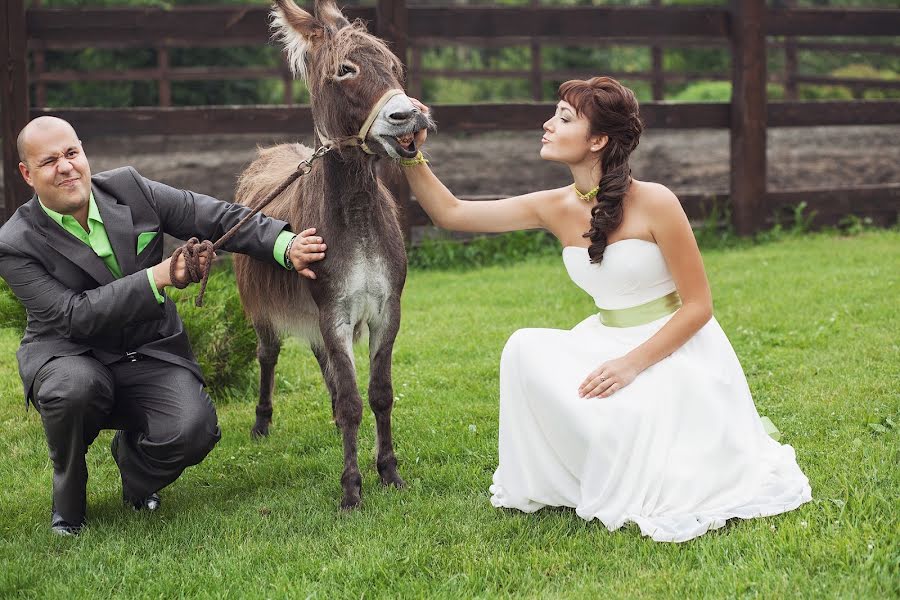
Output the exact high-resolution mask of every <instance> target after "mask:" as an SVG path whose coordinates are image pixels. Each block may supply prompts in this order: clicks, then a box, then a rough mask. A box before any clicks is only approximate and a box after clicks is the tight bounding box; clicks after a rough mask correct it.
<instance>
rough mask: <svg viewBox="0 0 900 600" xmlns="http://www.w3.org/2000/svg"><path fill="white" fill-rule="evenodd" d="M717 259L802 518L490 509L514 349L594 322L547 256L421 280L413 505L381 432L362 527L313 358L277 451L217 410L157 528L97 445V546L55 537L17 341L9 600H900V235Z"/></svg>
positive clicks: (733, 325)
mask: <svg viewBox="0 0 900 600" xmlns="http://www.w3.org/2000/svg"><path fill="white" fill-rule="evenodd" d="M704 258H705V261H706V266H707V270H708V273H709V278H710V281H711V283H712V288H713V295H714V298H715V301H716V303H715V306H716V316H717V317H718V319H719V321H720V322H721V324H722V326H723V328H724V329H725V331H726V332H727V333H728V335H729V337H730V339H731V341H732V343H733V344H734V346H735V349H736V351H737V353H738V356H739V357H740V359H741V362H742V364H743V366H744V368H745V370H746V373H747V377H748V379H749V381H750V386H751V388H752V390H753V393H754V397H755V399H756V404H757V407H758V408H759V411H760V412H761V413H762V414H766V415H769V416H770V417H771V418H772V419H773V420H774V421H775V423H776V424H777V425H778V426H779V428H780V429H781V430H782V432H783V438H782V441H783V442H785V443H789V444H791V445H792V446H794V448H795V449H796V451H797V457H798V461H799V463H800V465H801V467H802V468H803V470H804V471H805V472H806V474H807V475H808V476H809V479H810V481H811V484H812V489H813V498H814V500H813V502H811V503H809V504H806V505H804V506H803V507H801V508H800V509H798V510H796V511H794V512H791V513H788V514H786V515H781V516H777V517H771V518H765V519H757V520H752V521H737V522H732V523H730V524H729V526H727V527H725V528H723V529H720V530H718V531H714V532H711V533H708V534H706V535H704V536H702V537H701V538H699V539H697V540H695V541H692V542H688V543H685V544H660V543H655V542H653V541H651V540H649V539H646V538H643V537H641V536H640V534H639V532H638V529H637V528H636V527H634V526H630V527H628V528H625V529H623V530H620V531H617V532H615V533H610V532H608V531H607V530H606V529H605V528H604V527H603V526H602V525H601V524H599V523H598V522H596V521H594V522H591V523H585V522H583V521H582V520H581V519H579V518H578V517H577V516H576V515H575V514H574V512H573V511H571V510H562V509H560V510H545V511H542V512H540V513H537V514H535V515H523V514H519V513H515V512H507V511H499V510H496V509H494V508H492V507H491V505H490V503H489V502H488V491H487V488H488V485H489V482H490V478H491V474H492V472H493V469H494V467H495V466H496V460H497V394H498V391H497V371H498V361H499V357H500V352H501V350H502V348H503V344H504V341H505V339H506V338H507V337H508V336H509V335H510V334H511V333H512V332H513V331H514V330H516V329H517V328H521V327H526V326H542V327H560V328H568V327H571V326H572V325H574V324H575V323H577V322H578V321H579V320H581V319H582V318H583V317H584V316H586V315H588V314H590V313H591V312H592V310H593V305H592V302H591V300H590V299H589V298H588V297H587V296H586V295H585V294H584V293H583V292H581V291H580V290H579V289H578V288H576V287H575V286H574V284H572V283H571V282H570V281H569V280H568V277H567V275H566V273H565V270H564V269H563V266H562V263H561V261H560V260H559V258H557V257H550V258H547V257H544V258H536V259H531V260H528V261H525V262H522V263H520V264H517V265H515V266H511V267H503V268H499V267H492V268H484V269H477V270H471V271H466V272H462V271H453V272H448V271H434V272H423V271H416V272H413V273H412V274H411V275H410V277H409V281H408V284H407V288H406V293H405V295H404V316H403V326H402V330H401V332H400V336H399V338H398V341H397V345H396V350H395V356H394V384H395V391H396V395H397V397H398V401H397V403H396V407H395V411H394V417H395V418H394V423H395V439H396V445H397V454H398V456H399V459H400V469H401V473H402V475H403V476H404V477H405V478H406V480H407V482H408V484H409V485H408V487H407V489H405V490H402V491H397V490H393V489H382V488H381V487H380V485H379V483H378V477H377V475H376V473H375V470H374V467H373V466H372V465H371V462H372V459H371V457H372V452H371V448H372V446H373V441H374V435H373V419H372V416H371V413H369V412H368V411H366V415H365V417H364V421H363V427H362V432H361V442H360V448H361V456H362V457H363V460H362V463H363V486H364V490H363V506H362V508H361V509H360V510H358V511H356V512H353V513H349V514H344V513H341V512H340V511H339V510H338V501H339V498H340V485H339V482H338V480H339V476H340V470H341V447H340V442H339V437H338V433H337V431H336V429H335V427H334V426H333V425H332V423H331V421H330V402H329V400H328V398H327V395H326V392H325V388H324V385H323V384H322V382H321V378H320V375H319V373H318V369H317V368H316V366H315V361H314V360H313V358H312V356H311V354H310V353H309V352H308V351H307V350H306V349H305V348H303V347H301V346H300V345H299V344H297V343H289V344H288V345H287V346H286V349H285V351H284V353H283V354H282V358H281V363H280V365H279V372H278V385H277V395H276V413H275V424H274V427H273V431H272V435H271V436H270V438H269V439H267V440H265V441H263V442H259V443H257V442H253V441H251V440H250V438H249V435H248V430H249V427H250V425H251V423H252V421H253V403H254V401H255V400H254V399H253V398H251V397H247V398H246V399H245V401H240V402H239V401H231V402H230V403H228V404H224V405H220V406H219V416H220V419H221V423H222V428H223V430H224V436H223V438H222V441H221V443H220V444H219V445H218V447H217V448H216V449H215V450H214V451H213V453H212V454H211V455H210V456H209V458H208V459H207V460H206V461H205V462H204V463H202V464H201V465H199V466H197V467H194V468H192V469H189V470H188V471H187V472H186V473H185V474H184V475H183V476H182V478H181V479H180V480H179V481H177V482H176V483H175V484H173V485H172V486H170V487H169V488H167V489H166V490H164V492H163V508H162V510H161V511H160V514H156V515H146V514H135V513H132V512H130V511H126V510H125V509H124V508H123V507H122V506H121V504H120V500H119V498H120V490H119V481H118V474H117V472H116V469H115V465H114V463H113V461H112V460H111V458H110V456H109V450H108V447H109V440H110V435H111V434H110V432H103V433H102V434H101V436H100V438H99V439H98V441H97V442H96V443H95V444H94V445H93V447H92V448H91V451H90V453H89V455H88V460H89V465H90V472H91V480H90V483H89V490H88V494H89V523H90V526H89V528H88V529H87V530H86V531H85V532H84V533H83V534H82V535H81V536H79V537H77V538H58V537H55V536H52V535H51V534H50V533H49V528H48V525H49V509H50V478H51V474H52V469H51V466H50V463H49V460H48V457H47V449H46V445H45V442H44V434H43V430H42V428H41V424H40V420H39V418H38V416H37V414H36V413H35V412H34V411H33V410H31V411H29V412H28V413H27V414H26V413H25V412H24V410H23V407H22V401H21V390H20V384H19V380H18V376H17V374H16V365H15V359H14V352H15V348H16V346H17V344H18V337H17V335H16V334H15V333H14V332H12V331H9V330H2V331H0V348H2V351H3V355H4V356H6V359H5V360H4V361H3V362H2V364H0V369H2V371H0V381H2V383H0V386H2V387H0V391H2V397H3V403H2V405H0V482H2V486H0V597H3V598H7V597H17V596H22V597H34V598H47V597H58V598H63V597H64V598H74V597H81V598H93V597H97V596H121V597H129V598H131V597H153V598H170V597H180V596H205V597H216V598H218V597H233V598H239V597H240V598H243V597H284V596H292V597H301V598H302V597H315V598H345V597H346V598H351V597H352V598H361V597H367V598H383V597H401V596H402V597H426V596H427V597H445V598H457V597H497V596H528V597H566V598H568V597H581V598H609V597H637V598H642V597H659V596H679V597H760V598H785V597H796V596H800V597H809V598H821V597H853V598H863V597H871V598H880V597H891V596H893V597H897V596H898V595H900V575H898V569H900V519H898V500H900V472H898V464H900V434H898V430H897V426H898V425H900V392H898V380H900V314H898V313H900V310H898V306H900V304H898V296H900V285H898V273H900V268H898V265H900V234H898V233H897V232H896V231H894V232H890V231H888V232H875V233H865V234H862V235H860V236H856V237H852V238H840V237H836V236H834V235H815V236H807V237H801V238H789V239H786V240H784V241H780V242H773V243H767V244H762V245H757V246H746V247H742V248H739V249H728V250H711V251H707V252H705V254H704ZM362 355H363V353H362V352H360V356H362ZM358 362H359V364H361V365H365V364H366V362H365V361H364V360H361V361H358ZM363 371H366V369H365V368H363ZM362 375H363V377H362V380H363V381H364V380H365V377H366V375H367V373H365V372H364V373H363V374H362Z"/></svg>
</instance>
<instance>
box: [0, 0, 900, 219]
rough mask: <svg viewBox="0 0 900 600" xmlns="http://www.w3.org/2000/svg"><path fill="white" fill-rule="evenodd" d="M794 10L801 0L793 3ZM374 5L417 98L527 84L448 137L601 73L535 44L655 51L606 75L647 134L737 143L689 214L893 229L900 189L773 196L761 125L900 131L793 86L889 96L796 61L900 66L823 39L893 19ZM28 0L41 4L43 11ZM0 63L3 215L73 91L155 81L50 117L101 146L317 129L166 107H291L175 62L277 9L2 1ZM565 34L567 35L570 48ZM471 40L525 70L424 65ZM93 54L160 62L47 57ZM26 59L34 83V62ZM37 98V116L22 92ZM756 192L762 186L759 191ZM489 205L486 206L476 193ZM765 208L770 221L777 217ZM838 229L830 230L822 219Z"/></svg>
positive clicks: (522, 117) (268, 117)
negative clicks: (515, 58)
mask: <svg viewBox="0 0 900 600" xmlns="http://www.w3.org/2000/svg"><path fill="white" fill-rule="evenodd" d="M787 1H788V3H790V2H791V1H792V0H787ZM376 2H377V4H376V6H375V7H353V8H347V9H345V14H346V15H347V16H348V18H350V19H357V18H358V19H362V20H363V21H366V22H367V23H368V24H369V28H370V29H371V30H373V31H374V32H376V33H377V34H378V35H380V36H381V37H383V38H385V39H386V41H388V42H389V43H390V44H391V45H392V48H393V49H394V51H395V52H396V53H397V54H398V56H400V58H401V59H402V60H403V61H404V63H406V64H407V67H408V72H409V79H410V81H409V89H410V90H411V92H412V93H419V94H420V93H421V81H422V79H423V78H432V77H450V78H479V77H480V78H492V79H495V78H518V79H521V80H526V81H530V82H531V84H530V89H531V91H532V95H533V98H534V101H533V102H514V103H503V104H470V105H437V106H435V107H434V110H435V116H436V118H437V120H438V123H439V125H440V127H441V130H442V131H467V132H486V131H494V130H527V129H536V128H538V127H540V124H541V123H543V122H544V120H546V118H547V116H548V115H549V114H550V113H551V112H552V110H553V104H552V103H548V102H543V101H542V93H543V92H542V90H543V82H546V81H557V80H563V79H568V78H581V77H586V76H588V75H592V74H595V73H594V70H593V69H590V68H584V69H571V68H566V69H554V68H552V67H549V66H547V65H545V64H543V61H542V57H541V49H542V48H544V47H549V46H553V45H566V46H569V45H583V46H595V47H596V46H643V47H646V48H647V49H648V50H649V52H650V54H651V65H652V69H651V71H649V72H632V71H623V72H617V73H606V74H610V75H612V76H615V77H617V78H620V79H623V80H626V81H628V80H634V81H642V82H649V83H650V84H651V88H652V93H653V97H654V99H655V100H656V101H654V102H647V103H644V104H642V107H641V114H642V117H643V119H644V121H645V123H646V125H647V126H648V127H650V128H668V129H693V128H724V129H729V130H730V132H731V138H732V178H731V187H730V191H729V193H727V194H684V195H682V202H683V204H684V206H685V210H686V211H687V213H688V214H689V216H691V217H692V218H695V219H700V218H702V216H703V214H704V211H707V212H708V210H709V207H710V206H711V205H712V203H713V202H731V203H733V208H734V210H733V214H734V215H735V217H734V218H735V225H736V227H737V229H738V231H739V232H740V233H751V232H753V231H755V230H757V229H758V228H759V227H761V226H762V225H764V224H765V219H764V218H763V217H760V216H759V214H757V213H760V214H763V213H764V214H772V213H773V211H775V210H777V209H778V207H780V206H782V205H785V204H796V203H798V202H800V201H807V202H808V203H809V204H810V206H811V207H813V208H814V209H815V210H817V214H818V217H817V218H820V219H824V222H836V220H837V219H839V218H840V216H842V214H847V213H855V214H866V215H876V217H877V218H878V219H880V220H881V221H884V222H891V221H892V220H893V221H895V220H896V216H897V209H898V206H900V198H898V194H900V188H898V185H900V184H889V185H887V186H875V187H871V186H861V187H859V186H858V187H854V188H847V189H841V190H833V189H829V190H788V191H784V190H781V191H777V192H775V191H767V190H766V189H765V183H764V181H765V130H766V128H768V127H811V126H820V125H885V124H897V123H900V101H894V100H883V101H875V100H866V101H853V102H849V101H848V102H816V103H809V102H797V101H796V97H797V89H798V86H800V85H841V86H845V87H846V88H847V89H850V90H851V91H852V92H853V93H854V94H855V95H856V96H855V97H858V96H859V95H860V94H861V93H862V92H863V91H864V90H866V89H870V88H876V89H884V90H896V89H898V87H900V83H898V82H897V81H896V80H889V79H888V80H882V79H867V78H854V77H823V76H817V75H810V74H805V73H798V72H797V53H798V52H803V51H828V52H862V53H880V54H886V55H891V56H895V55H897V54H900V50H898V46H897V45H895V44H891V43H886V42H885V41H884V40H875V41H874V42H873V43H868V42H860V41H840V42H833V41H830V40H828V41H818V40H816V38H821V37H827V36H857V37H882V36H886V37H896V36H897V34H898V32H900V10H895V9H864V10H855V9H854V10H833V9H824V10H823V9H800V8H794V7H791V6H788V7H787V8H778V9H767V8H766V7H765V4H764V2H763V0H733V2H732V5H731V6H730V7H729V8H719V7H699V8H694V7H690V8H685V7H662V6H659V5H658V4H659V0H653V4H654V5H653V6H649V7H543V6H529V7H517V8H511V7H481V6H454V7H432V6H407V5H406V3H405V0H376ZM38 3H39V0H35V1H34V4H38ZM3 11H4V12H3V13H0V14H3V16H4V18H5V22H4V24H3V26H2V29H3V30H4V34H5V35H4V38H3V46H2V47H0V54H2V55H0V58H2V61H3V64H4V65H5V66H6V68H4V69H0V94H2V96H0V99H2V102H3V117H2V120H3V138H4V139H3V144H4V183H5V205H4V206H5V214H6V215H7V216H8V215H9V214H11V213H12V211H13V210H15V208H16V206H18V205H19V204H20V203H22V202H24V199H26V198H27V196H28V194H27V190H25V189H24V187H23V186H22V183H21V181H20V178H19V177H18V174H17V173H16V172H15V171H16V169H15V163H16V158H15V148H14V143H13V142H12V140H13V139H14V137H15V134H16V133H17V132H18V130H19V129H20V128H21V126H22V125H24V123H25V122H26V120H27V119H28V118H29V117H34V116H38V115H41V114H46V113H47V112H51V111H47V110H46V109H45V108H44V105H45V99H46V88H47V86H48V85H58V84H64V83H69V82H73V81H145V80H151V81H156V82H157V83H158V86H159V104H160V106H159V107H139V108H127V109H94V108H71V109H62V110H53V111H52V113H53V114H56V115H59V116H61V117H63V118H66V119H68V120H70V121H73V122H75V123H77V127H78V131H79V133H80V134H81V135H82V136H83V137H85V138H87V137H92V136H102V135H121V134H127V135H142V134H154V135H160V134H162V135H169V134H215V133H249V134H273V133H276V134H310V133H311V132H312V129H313V124H312V115H311V112H310V109H309V107H308V106H290V107H286V106H242V107H229V106H212V107H177V108H176V107H171V106H170V104H171V96H172V93H171V83H172V82H182V81H213V80H235V79H249V80H253V79H280V80H282V81H284V83H285V86H284V88H285V90H284V103H285V104H288V105H291V104H293V102H294V93H293V87H294V86H293V84H292V79H291V76H290V73H289V71H288V69H287V67H286V65H284V64H281V65H279V66H259V67H221V66H209V67H201V66H177V67H173V66H171V64H170V54H169V51H170V50H172V49H176V48H216V47H219V48H224V47H240V46H260V45H264V44H267V43H270V42H269V37H270V31H269V23H268V13H269V9H268V8H266V7H261V6H252V7H241V6H221V7H176V8H172V9H163V8H137V9H135V8H128V9H116V8H113V9H99V8H98V9H47V8H40V7H36V8H32V9H29V10H27V11H26V10H25V8H24V0H6V3H5V5H4V7H3ZM560 32H565V39H564V44H561V41H562V40H561V38H560ZM448 45H464V46H473V47H485V48H500V47H509V46H515V45H519V46H524V47H526V48H528V51H529V52H530V56H531V59H530V62H531V64H530V66H528V67H525V68H518V69H496V68H487V69H462V68H460V69H433V68H426V67H423V64H422V63H423V53H424V52H426V51H427V50H428V49H429V48H431V47H436V46H448ZM85 47H93V48H106V49H120V48H126V49H128V48H150V49H153V50H154V51H155V52H156V56H157V65H156V66H155V67H146V68H134V69H124V70H112V69H107V70H98V71H92V72H79V71H73V70H52V69H48V68H47V60H46V56H47V53H48V52H52V51H57V50H70V49H79V48H85ZM664 48H722V49H728V50H729V51H730V53H731V56H732V66H731V72H729V73H725V72H671V71H667V70H664V68H663V60H662V58H663V54H662V52H663V49H664ZM767 50H768V51H773V50H774V51H778V52H784V56H785V67H784V73H766V66H765V61H764V60H759V57H760V56H765V54H766V51H767ZM29 53H30V55H31V57H32V60H31V64H32V72H31V74H30V75H29V73H28V69H27V65H28V63H29V60H28V56H29ZM698 79H712V80H730V81H731V82H732V86H733V89H734V98H733V101H732V102H731V103H702V104H682V103H678V104H672V103H666V102H663V101H661V99H662V97H663V94H664V89H665V83H666V82H672V83H675V82H684V81H694V80H698ZM766 81H769V82H776V83H783V84H784V86H785V95H786V98H787V100H786V101H784V102H769V103H767V102H766V100H765V91H764V90H762V89H761V88H763V87H764V83H765V82H766ZM29 85H33V86H34V90H35V98H36V100H37V102H36V105H35V107H34V108H31V109H29V107H28V106H29V103H28V98H27V97H28V86H29ZM760 182H762V183H760ZM395 191H396V192H398V194H399V196H400V197H401V198H405V199H406V200H407V205H408V206H407V214H408V221H409V224H411V225H418V224H424V221H423V218H424V217H423V215H424V213H422V212H421V209H420V208H419V207H418V205H417V204H415V203H410V202H408V199H409V195H408V190H406V189H405V188H404V187H403V186H399V187H398V186H395ZM481 199H486V198H481ZM770 209H771V210H770ZM829 220H830V221H829Z"/></svg>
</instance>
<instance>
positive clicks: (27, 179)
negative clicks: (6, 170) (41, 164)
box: [19, 162, 34, 187]
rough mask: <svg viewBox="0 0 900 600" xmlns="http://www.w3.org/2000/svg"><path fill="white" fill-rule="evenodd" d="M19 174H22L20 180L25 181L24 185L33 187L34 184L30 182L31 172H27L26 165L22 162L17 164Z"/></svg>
mask: <svg viewBox="0 0 900 600" xmlns="http://www.w3.org/2000/svg"><path fill="white" fill-rule="evenodd" d="M19 173H21V174H22V179H24V180H25V183H27V184H28V185H30V186H31V187H34V182H33V181H32V180H31V171H29V170H28V165H26V164H25V163H23V162H20V163H19Z"/></svg>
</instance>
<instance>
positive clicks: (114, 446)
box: [109, 431, 162, 512]
mask: <svg viewBox="0 0 900 600" xmlns="http://www.w3.org/2000/svg"><path fill="white" fill-rule="evenodd" d="M121 434H122V432H121V431H117V432H116V433H115V435H113V438H112V441H111V442H110V444H109V450H110V452H111V453H112V456H113V460H115V461H116V464H119V436H120V435H121ZM122 502H124V503H125V506H130V507H131V508H132V509H134V510H136V511H137V510H147V511H150V512H153V511H155V510H157V509H158V508H159V507H160V505H161V504H162V500H160V499H159V494H157V493H156V492H153V493H152V494H150V495H149V496H147V497H146V498H141V499H139V500H131V499H129V496H128V494H126V493H125V486H124V482H123V485H122Z"/></svg>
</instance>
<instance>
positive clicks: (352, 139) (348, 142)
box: [316, 88, 406, 154]
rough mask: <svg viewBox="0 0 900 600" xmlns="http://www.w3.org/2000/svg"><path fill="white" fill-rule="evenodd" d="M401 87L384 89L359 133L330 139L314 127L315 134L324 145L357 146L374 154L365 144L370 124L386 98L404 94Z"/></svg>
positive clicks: (370, 127)
mask: <svg viewBox="0 0 900 600" xmlns="http://www.w3.org/2000/svg"><path fill="white" fill-rule="evenodd" d="M405 93H406V92H404V91H403V90H401V89H398V88H394V89H390V90H388V91H386V92H385V93H384V94H383V95H382V96H381V98H379V99H378V102H376V103H375V106H373V107H372V110H371V111H369V116H368V117H366V120H365V121H364V122H363V124H362V127H360V128H359V133H357V134H356V135H355V136H348V137H345V138H341V139H335V140H333V139H330V138H328V137H327V136H325V135H323V133H322V131H321V130H320V129H319V128H318V127H316V135H317V136H318V137H319V142H320V143H321V144H322V145H324V146H330V147H338V146H359V147H360V149H362V151H363V152H365V153H366V154H375V153H374V152H372V150H370V149H369V146H367V145H366V137H367V136H368V135H369V130H370V129H372V125H373V124H374V123H375V119H377V118H378V113H380V112H381V109H382V108H384V105H385V104H387V103H388V100H390V99H391V98H393V97H394V96H397V95H399V94H405Z"/></svg>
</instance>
